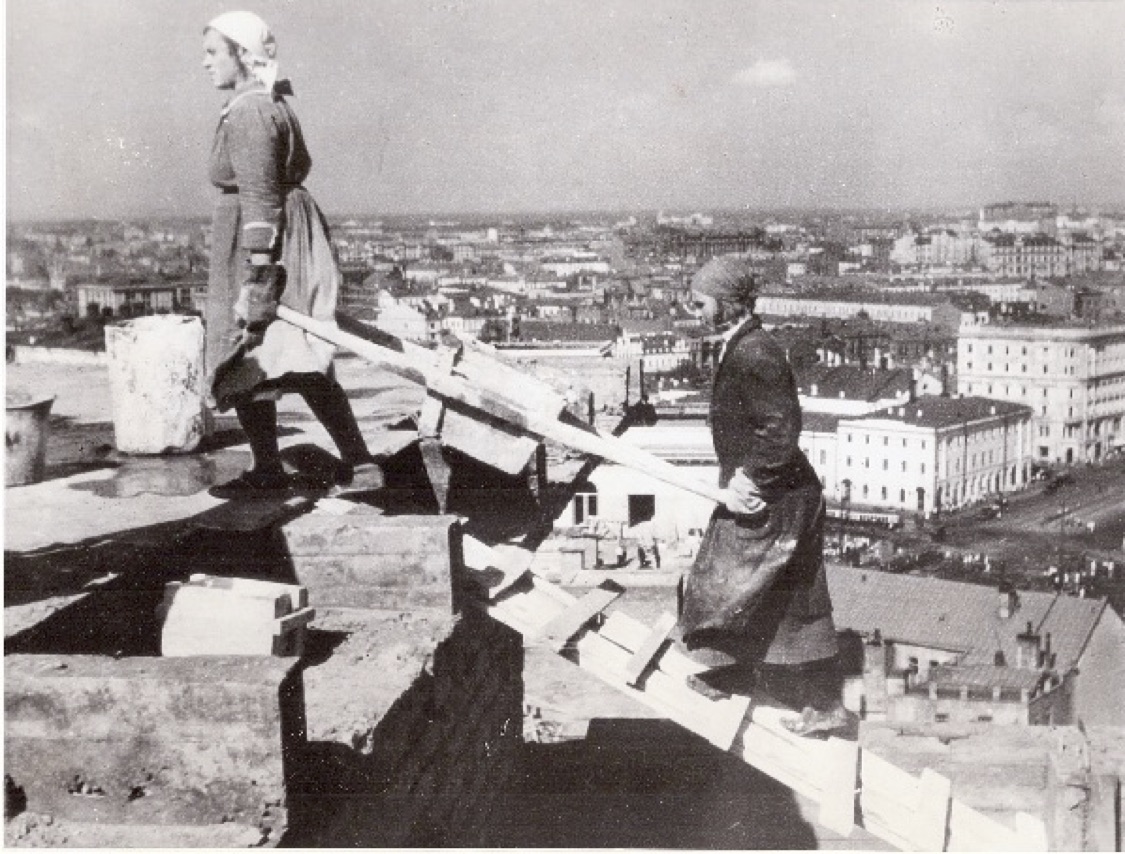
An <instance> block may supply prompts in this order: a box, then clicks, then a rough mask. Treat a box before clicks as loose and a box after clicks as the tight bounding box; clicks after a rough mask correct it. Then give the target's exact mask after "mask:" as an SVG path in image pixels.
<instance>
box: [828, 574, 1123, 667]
mask: <svg viewBox="0 0 1125 854" xmlns="http://www.w3.org/2000/svg"><path fill="white" fill-rule="evenodd" d="M828 589H829V591H830V593H831V596H832V608H833V617H834V619H835V621H836V627H837V628H838V629H851V630H853V631H856V632H859V633H861V634H870V633H872V632H874V631H875V630H876V629H878V630H879V631H880V633H881V634H882V636H883V637H884V638H885V639H887V640H888V641H894V642H898V643H908V644H915V645H918V646H924V647H931V648H933V649H942V650H949V651H952V652H958V653H961V654H962V658H961V660H960V662H959V663H960V664H962V665H976V664H987V665H991V664H992V663H993V662H994V661H995V656H996V652H997V651H1000V652H1003V653H1004V660H1005V661H1008V662H1014V661H1016V660H1017V650H1018V643H1017V636H1018V635H1020V634H1022V633H1023V632H1025V631H1026V630H1027V624H1028V623H1030V624H1031V628H1032V631H1033V632H1035V633H1037V634H1039V635H1040V637H1041V638H1043V640H1044V641H1045V640H1046V636H1047V634H1050V635H1051V651H1052V652H1054V653H1056V654H1057V656H1058V659H1057V666H1058V669H1059V670H1061V671H1064V672H1065V671H1066V670H1069V669H1070V668H1072V667H1074V666H1075V665H1077V663H1078V659H1079V658H1080V657H1081V656H1082V653H1083V651H1084V650H1085V648H1086V643H1087V641H1088V640H1089V638H1090V634H1091V632H1093V630H1094V627H1095V626H1096V625H1097V623H1098V620H1100V619H1101V617H1102V613H1103V611H1105V609H1106V608H1107V604H1106V600H1105V599H1079V598H1077V597H1074V596H1066V595H1063V594H1057V593H1041V592H1037V591H1028V590H1022V591H1019V592H1018V593H1017V594H1016V596H1017V605H1016V608H1015V610H1014V611H1013V612H1012V615H1011V616H1010V617H1008V618H1006V619H1005V618H1003V617H1001V616H1000V608H999V603H1000V594H999V593H998V591H997V588H996V587H986V586H983V585H979V584H966V583H963V582H959V581H947V580H945V579H940V578H927V577H920V576H914V575H900V574H895V573H890V572H875V571H872V570H868V569H853V568H851V567H842V566H831V567H829V568H828Z"/></svg>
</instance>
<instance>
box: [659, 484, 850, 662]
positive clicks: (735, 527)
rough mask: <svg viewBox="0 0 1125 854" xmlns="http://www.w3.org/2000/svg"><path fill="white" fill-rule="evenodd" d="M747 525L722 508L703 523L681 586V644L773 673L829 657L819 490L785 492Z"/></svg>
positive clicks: (831, 633)
mask: <svg viewBox="0 0 1125 854" xmlns="http://www.w3.org/2000/svg"><path fill="white" fill-rule="evenodd" d="M755 521H756V520H750V521H744V520H742V519H740V518H739V517H735V516H733V515H732V514H731V513H729V512H728V511H727V510H726V509H725V508H722V507H719V508H717V509H716V510H715V513H714V515H713V516H712V517H711V523H710V525H709V526H708V528H707V533H706V534H705V535H704V537H703V542H702V543H701V544H700V549H699V554H698V555H697V556H696V560H695V564H694V565H693V566H692V568H691V572H690V573H689V575H688V577H687V580H686V583H685V585H684V593H683V604H682V608H681V613H680V629H681V631H682V632H683V638H684V642H685V644H686V645H687V647H688V649H701V648H702V649H712V650H718V651H720V652H722V653H725V654H727V655H729V656H733V657H734V658H735V659H737V660H739V661H742V662H765V663H768V664H779V665H794V664H803V663H807V662H810V661H817V660H820V659H825V658H830V657H832V656H834V655H835V654H836V628H835V625H834V624H833V622H832V603H831V600H830V599H829V596H828V583H827V580H826V579H825V575H824V498H823V496H822V494H821V491H820V488H819V485H812V484H809V485H806V486H802V487H799V488H796V489H791V490H787V491H786V492H784V493H783V494H782V495H780V496H778V497H777V498H776V499H775V500H772V501H771V502H770V503H769V513H768V516H767V517H766V519H765V520H764V521H762V522H760V523H758V524H752V522H755Z"/></svg>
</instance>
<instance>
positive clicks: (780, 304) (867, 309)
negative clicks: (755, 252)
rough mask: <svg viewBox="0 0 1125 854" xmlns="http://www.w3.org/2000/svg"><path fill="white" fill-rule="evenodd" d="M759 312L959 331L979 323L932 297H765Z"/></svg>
mask: <svg viewBox="0 0 1125 854" xmlns="http://www.w3.org/2000/svg"><path fill="white" fill-rule="evenodd" d="M756 310H757V311H758V313H760V314H766V315H772V316H776V317H831V318H840V319H845V320H846V319H848V318H851V317H855V316H857V315H858V314H860V313H861V312H862V313H863V314H866V315H867V316H868V317H869V318H871V319H872V320H876V321H881V322H888V323H936V324H940V325H942V326H945V327H947V328H951V329H956V328H958V327H959V326H962V325H965V324H966V323H973V322H977V317H976V316H975V314H974V313H973V312H969V311H964V310H962V309H961V308H958V307H957V306H955V305H953V304H952V303H951V302H950V301H949V299H948V297H944V298H943V297H940V296H938V297H934V296H931V295H930V294H899V295H890V294H883V293H874V292H873V293H869V294H865V295H862V296H855V295H848V296H837V297H826V296H824V295H818V296H804V295H802V296H795V295H787V294H763V295H761V296H759V297H758V299H757V303H756Z"/></svg>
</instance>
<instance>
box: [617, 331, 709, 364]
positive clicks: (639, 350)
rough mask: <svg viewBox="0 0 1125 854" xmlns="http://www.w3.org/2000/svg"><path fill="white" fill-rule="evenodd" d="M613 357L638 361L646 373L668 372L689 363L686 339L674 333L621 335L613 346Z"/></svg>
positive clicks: (688, 346) (688, 347)
mask: <svg viewBox="0 0 1125 854" xmlns="http://www.w3.org/2000/svg"><path fill="white" fill-rule="evenodd" d="M614 355H615V356H617V357H618V358H622V359H639V360H640V362H641V364H642V365H643V366H644V369H645V370H646V371H650V372H653V373H657V372H660V371H670V370H672V369H674V368H677V367H679V366H680V365H686V364H687V363H688V362H690V361H691V348H690V345H689V343H688V339H686V338H684V337H682V336H680V335H677V334H676V333H674V332H650V333H641V334H635V333H630V332H624V333H622V335H621V337H620V338H618V339H617V342H616V343H615V345H614Z"/></svg>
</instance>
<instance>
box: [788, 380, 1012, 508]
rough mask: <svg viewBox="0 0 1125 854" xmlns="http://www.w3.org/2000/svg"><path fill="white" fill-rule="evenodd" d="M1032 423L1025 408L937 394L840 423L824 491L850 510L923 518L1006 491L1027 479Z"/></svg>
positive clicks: (982, 399)
mask: <svg viewBox="0 0 1125 854" xmlns="http://www.w3.org/2000/svg"><path fill="white" fill-rule="evenodd" d="M1030 423H1031V410H1030V408H1029V407H1026V406H1022V405H1018V404H1012V403H1007V402H1005V401H998V400H988V399H985V398H978V397H973V398H965V397H960V398H949V397H939V396H927V397H919V398H917V399H915V400H913V401H911V402H909V403H905V404H903V405H901V406H895V407H891V408H889V409H885V410H881V411H879V412H874V413H870V414H868V415H865V416H862V417H859V418H846V419H841V420H840V422H839V423H838V425H837V428H836V442H837V450H836V469H835V471H834V472H822V475H823V476H824V485H825V491H826V493H827V494H828V496H829V497H835V498H836V500H837V501H840V502H844V501H847V502H849V503H850V504H851V505H852V506H853V507H863V506H871V507H880V508H886V509H890V510H897V511H900V512H903V513H922V514H930V513H934V512H936V511H942V510H950V509H956V508H958V507H962V506H964V505H965V504H969V503H972V502H974V501H979V500H982V499H984V498H986V497H987V496H990V495H997V494H1000V493H1004V492H1010V491H1012V490H1015V489H1019V488H1021V487H1023V486H1024V485H1026V484H1027V482H1028V480H1029V478H1030V476H1031V427H1030ZM809 450H813V449H812V448H810V449H809ZM814 465H815V462H814Z"/></svg>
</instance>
